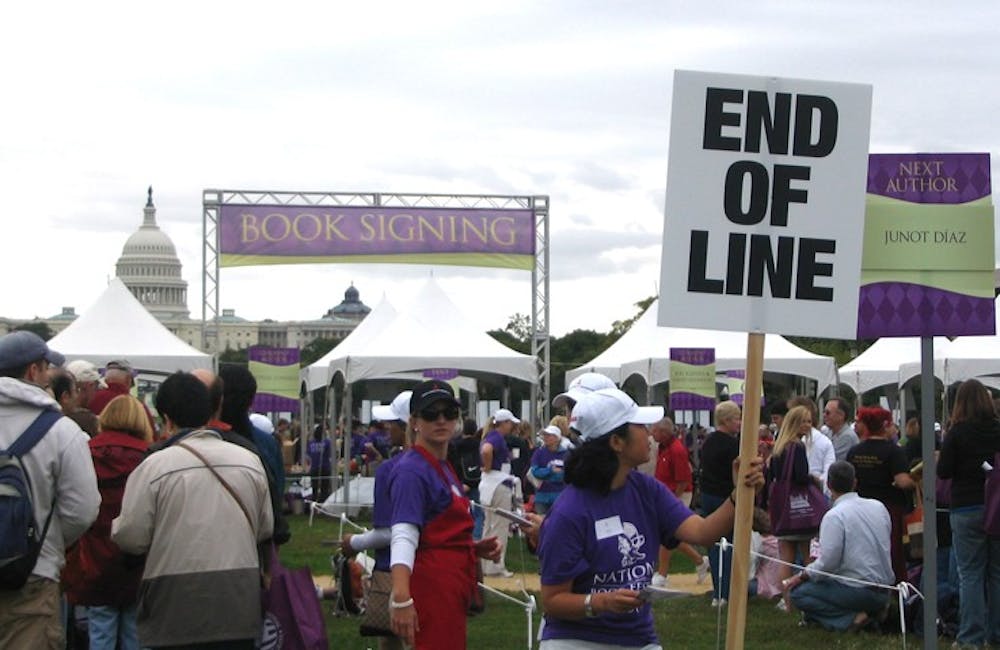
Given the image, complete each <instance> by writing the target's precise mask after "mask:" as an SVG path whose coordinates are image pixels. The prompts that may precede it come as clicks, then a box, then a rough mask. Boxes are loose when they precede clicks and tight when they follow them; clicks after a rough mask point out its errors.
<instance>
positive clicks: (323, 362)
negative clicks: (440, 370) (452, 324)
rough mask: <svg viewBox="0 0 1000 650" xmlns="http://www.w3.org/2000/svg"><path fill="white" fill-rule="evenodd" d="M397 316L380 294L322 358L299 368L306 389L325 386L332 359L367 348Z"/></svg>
mask: <svg viewBox="0 0 1000 650" xmlns="http://www.w3.org/2000/svg"><path fill="white" fill-rule="evenodd" d="M398 316H399V313H398V312H397V311H396V308H395V307H393V306H392V303H390V302H389V299H388V298H386V297H385V296H382V301H381V302H379V304H377V305H376V306H375V308H374V309H372V310H371V311H370V312H369V313H368V315H367V316H365V318H364V320H362V321H361V322H360V323H359V324H358V326H357V327H355V328H354V330H353V331H352V332H351V333H350V334H348V335H347V336H346V337H345V338H344V340H343V341H341V342H340V343H338V344H337V347H335V348H333V349H332V350H330V351H329V352H327V353H326V354H325V355H323V357H322V358H320V359H317V360H316V361H314V362H313V363H311V364H309V365H308V366H306V367H305V368H303V369H302V370H301V372H300V373H299V378H300V380H301V381H303V382H305V385H306V390H307V391H310V392H311V391H314V390H318V389H320V388H323V387H325V386H327V385H328V384H329V383H330V379H332V378H333V369H332V368H331V366H330V364H331V363H332V362H333V360H334V359H338V358H340V357H344V356H350V355H351V354H354V353H356V352H358V351H359V350H364V349H366V348H367V346H368V344H369V343H370V342H371V340H372V339H373V338H375V336H376V335H377V334H378V333H379V332H381V331H382V330H383V329H385V327H386V326H387V325H388V324H389V323H391V322H392V321H393V320H395V319H396V318H397V317H398Z"/></svg>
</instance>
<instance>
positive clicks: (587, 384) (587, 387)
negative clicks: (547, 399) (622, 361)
mask: <svg viewBox="0 0 1000 650" xmlns="http://www.w3.org/2000/svg"><path fill="white" fill-rule="evenodd" d="M615 387H616V386H615V382H613V381H611V380H610V379H608V378H607V377H605V376H604V375H602V374H599V373H596V372H585V373H583V374H582V375H580V376H579V377H577V378H576V379H574V380H573V381H571V382H569V388H567V389H566V392H565V393H559V394H558V395H556V396H555V397H554V398H553V399H552V406H554V407H556V408H563V407H564V406H566V401H567V400H572V401H574V402H579V401H580V398H581V397H582V396H584V395H586V394H587V393H590V392H593V391H595V390H601V389H602V388H615Z"/></svg>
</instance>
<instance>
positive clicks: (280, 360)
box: [247, 346, 299, 413]
mask: <svg viewBox="0 0 1000 650" xmlns="http://www.w3.org/2000/svg"><path fill="white" fill-rule="evenodd" d="M247 360H248V361H249V363H248V367H249V369H250V372H251V373H252V374H253V376H254V378H255V379H256V380H257V394H256V395H255V396H254V398H253V410H254V411H257V412H258V413H277V412H279V411H290V412H292V413H297V412H298V410H299V393H298V389H299V349H298V348H268V347H263V346H253V347H251V348H249V349H248V350H247Z"/></svg>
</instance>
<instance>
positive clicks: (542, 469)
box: [531, 447, 569, 503]
mask: <svg viewBox="0 0 1000 650" xmlns="http://www.w3.org/2000/svg"><path fill="white" fill-rule="evenodd" d="M568 453H569V452H568V451H566V450H561V449H558V448H557V449H556V450H555V451H549V448H548V447H539V448H538V449H536V450H535V453H533V454H532V455H531V473H532V474H533V475H534V476H535V478H539V479H541V481H542V485H541V486H540V487H539V488H538V491H537V492H535V501H541V502H542V503H552V502H553V501H555V498H556V496H557V495H558V494H559V493H560V492H561V491H562V489H563V488H564V487H565V486H566V484H565V483H563V476H564V475H563V461H564V460H565V459H566V455H567V454H568Z"/></svg>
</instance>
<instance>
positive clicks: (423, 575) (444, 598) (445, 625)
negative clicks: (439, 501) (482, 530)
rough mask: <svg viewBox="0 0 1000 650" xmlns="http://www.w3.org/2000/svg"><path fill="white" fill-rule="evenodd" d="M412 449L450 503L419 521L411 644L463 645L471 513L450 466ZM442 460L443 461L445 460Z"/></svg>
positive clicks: (426, 649)
mask: <svg viewBox="0 0 1000 650" xmlns="http://www.w3.org/2000/svg"><path fill="white" fill-rule="evenodd" d="M414 450H416V452H417V453H419V454H420V455H421V456H423V457H424V459H425V460H426V461H427V462H428V463H430V465H431V467H433V468H434V470H435V471H436V472H437V473H438V476H440V477H441V480H442V481H444V484H445V486H447V487H448V491H449V492H450V493H451V503H450V504H448V507H447V508H445V509H444V510H443V511H442V512H440V513H439V514H438V515H437V516H436V517H434V518H433V519H431V520H430V521H429V522H427V523H426V524H424V527H423V528H422V529H421V531H420V543H419V544H418V545H417V554H416V557H415V558H414V562H413V574H412V576H411V578H410V594H411V595H412V596H413V601H414V606H415V607H416V610H417V621H418V624H419V626H420V631H419V632H417V634H416V644H415V646H414V649H415V650H465V628H466V611H467V610H468V607H469V602H470V599H471V596H472V590H473V588H474V587H475V586H476V572H475V562H476V555H475V550H474V549H473V546H472V526H473V524H472V514H471V513H470V512H469V500H468V499H467V498H465V497H464V496H462V490H461V488H460V485H461V484H460V483H459V482H458V477H457V476H456V475H455V470H454V469H452V467H451V465H450V464H448V465H447V471H446V470H445V467H443V466H442V463H441V461H439V460H438V459H437V458H435V457H434V456H432V455H431V454H430V452H428V451H427V450H426V449H423V448H422V447H419V446H415V447H414ZM445 463H446V464H447V461H445Z"/></svg>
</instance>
